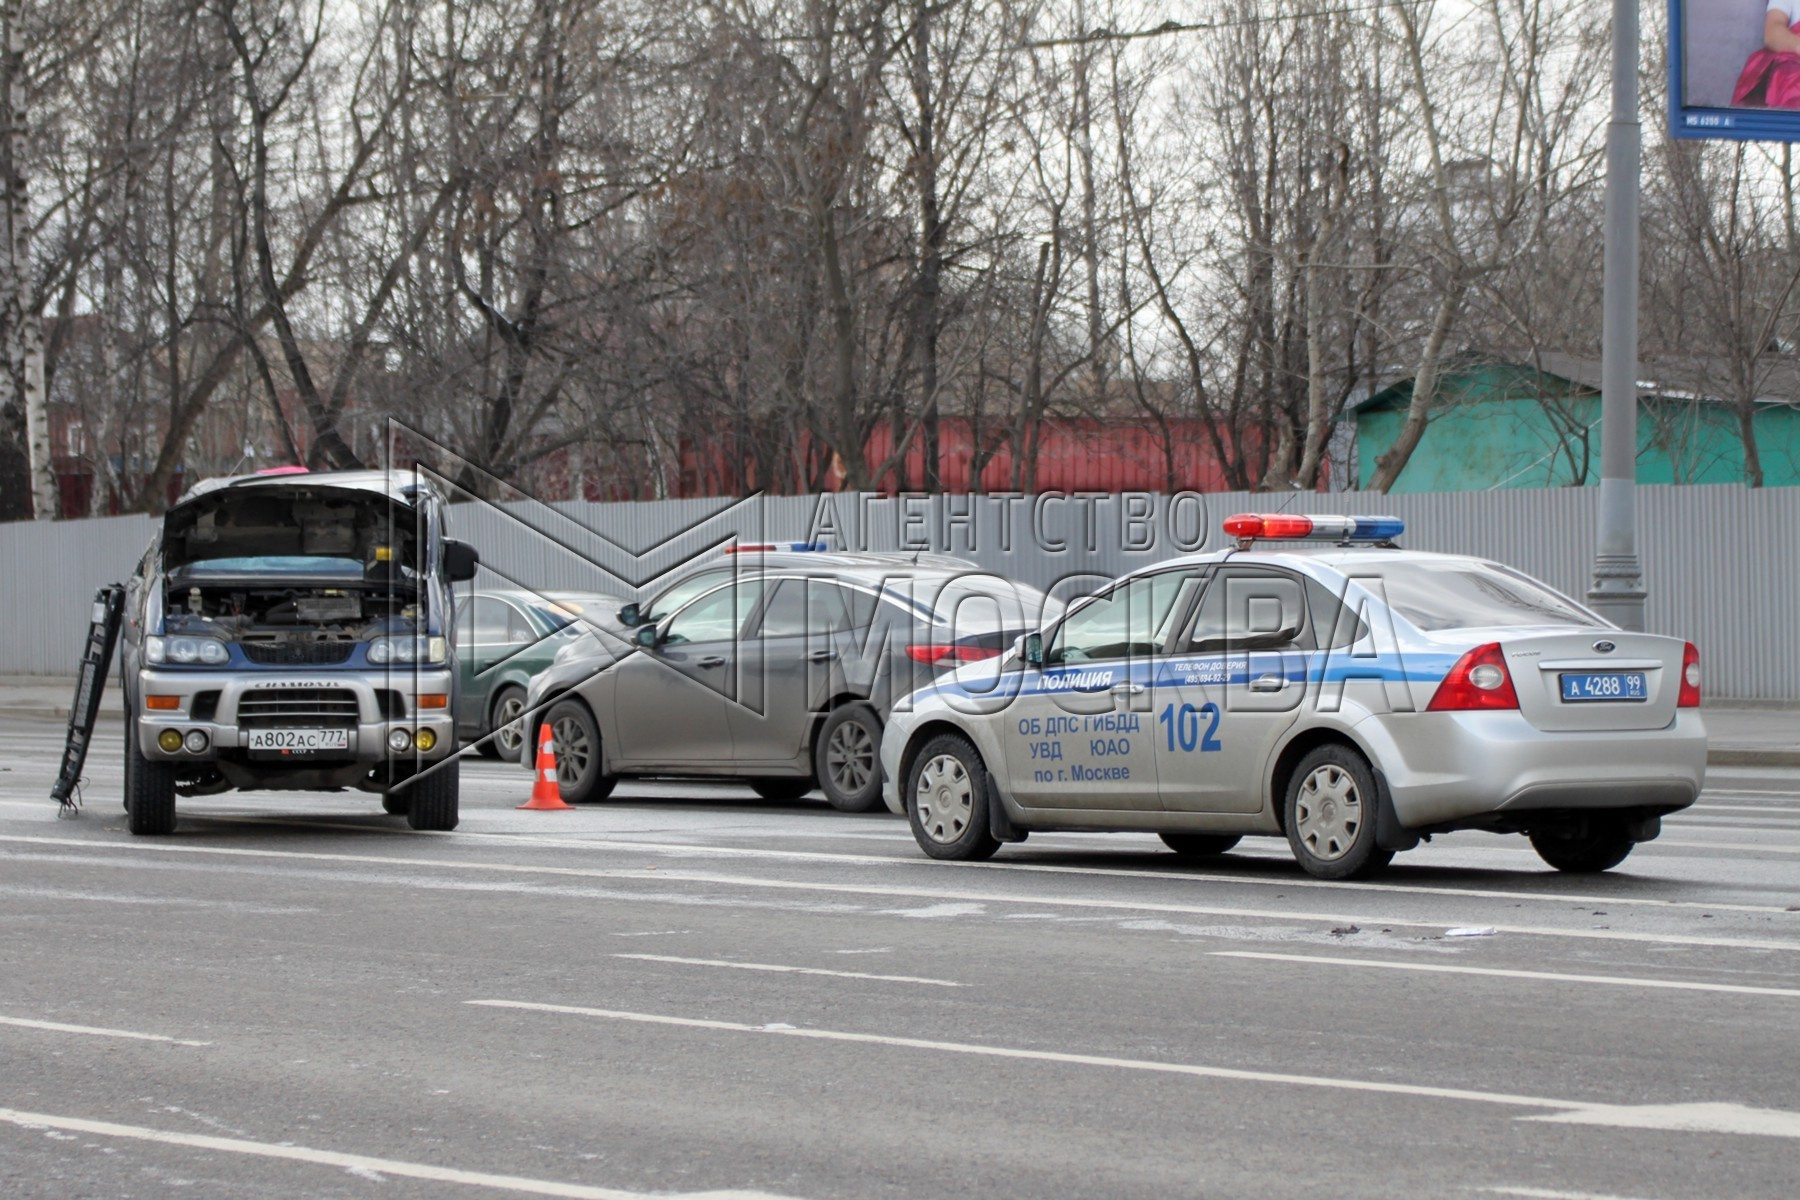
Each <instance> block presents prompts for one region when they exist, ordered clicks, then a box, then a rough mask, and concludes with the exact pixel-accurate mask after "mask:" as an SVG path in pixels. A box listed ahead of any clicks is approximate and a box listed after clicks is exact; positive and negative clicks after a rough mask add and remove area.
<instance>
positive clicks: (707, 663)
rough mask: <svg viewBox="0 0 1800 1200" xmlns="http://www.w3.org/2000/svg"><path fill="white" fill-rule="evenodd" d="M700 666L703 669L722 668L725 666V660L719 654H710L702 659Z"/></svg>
mask: <svg viewBox="0 0 1800 1200" xmlns="http://www.w3.org/2000/svg"><path fill="white" fill-rule="evenodd" d="M698 665H699V666H702V667H722V666H724V665H725V660H724V658H722V657H720V656H719V655H717V654H709V655H707V656H706V657H705V658H703V659H701V660H700V662H699V663H698Z"/></svg>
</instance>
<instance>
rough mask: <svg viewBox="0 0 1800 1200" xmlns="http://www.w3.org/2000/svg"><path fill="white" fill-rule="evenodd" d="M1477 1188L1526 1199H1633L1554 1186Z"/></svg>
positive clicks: (1491, 1192)
mask: <svg viewBox="0 0 1800 1200" xmlns="http://www.w3.org/2000/svg"><path fill="white" fill-rule="evenodd" d="M1475 1190H1476V1191H1480V1192H1486V1193H1487V1194H1488V1195H1490V1196H1521V1197H1524V1198H1525V1200H1631V1198H1630V1197H1628V1196H1614V1195H1610V1194H1608V1193H1606V1192H1559V1191H1556V1190H1554V1189H1552V1188H1536V1187H1505V1186H1501V1187H1484V1188H1477V1189H1475Z"/></svg>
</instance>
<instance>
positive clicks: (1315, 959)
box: [1209, 950, 1800, 996]
mask: <svg viewBox="0 0 1800 1200" xmlns="http://www.w3.org/2000/svg"><path fill="white" fill-rule="evenodd" d="M1209 956H1210V957H1212V958H1257V959H1264V960H1266V961H1269V962H1292V963H1318V964H1320V965H1322V966H1330V967H1374V968H1379V969H1385V970H1389V971H1426V972H1429V973H1431V974H1435V975H1489V976H1493V977H1494V978H1497V979H1538V980H1543V981H1544V982H1547V983H1600V984H1613V985H1615V986H1618V987H1639V988H1664V989H1667V990H1669V991H1677V992H1730V993H1732V994H1734V995H1743V996H1800V988H1774V987H1750V986H1748V985H1745V984H1736V983H1691V982H1688V981H1686V980H1679V979H1639V978H1635V977H1632V976H1628V975H1564V974H1559V973H1556V972H1552V971H1513V970H1506V969H1503V968H1500V967H1455V966H1449V965H1448V964H1440V963H1414V962H1395V961H1393V960H1391V959H1378V958H1332V957H1329V956H1327V955H1322V954H1270V953H1266V952H1263V951H1256V950H1213V951H1211V952H1210V954H1209Z"/></svg>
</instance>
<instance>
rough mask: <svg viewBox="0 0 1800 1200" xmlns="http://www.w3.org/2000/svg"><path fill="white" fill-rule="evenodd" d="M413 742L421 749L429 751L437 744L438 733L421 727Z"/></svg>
mask: <svg viewBox="0 0 1800 1200" xmlns="http://www.w3.org/2000/svg"><path fill="white" fill-rule="evenodd" d="M413 744H414V745H416V746H418V748H419V749H421V750H424V751H427V752H429V751H430V750H431V748H432V747H433V746H435V745H437V734H435V733H433V732H431V730H429V729H421V730H419V732H418V735H417V736H416V737H414V738H413Z"/></svg>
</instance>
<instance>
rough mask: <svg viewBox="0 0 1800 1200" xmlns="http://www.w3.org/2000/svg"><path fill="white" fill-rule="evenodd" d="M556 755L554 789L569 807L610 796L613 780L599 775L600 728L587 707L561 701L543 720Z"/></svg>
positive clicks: (576, 702) (577, 701)
mask: <svg viewBox="0 0 1800 1200" xmlns="http://www.w3.org/2000/svg"><path fill="white" fill-rule="evenodd" d="M544 720H545V724H547V725H549V726H550V744H551V749H552V750H553V751H554V753H555V755H556V788H557V791H559V792H560V793H562V798H563V800H564V801H565V802H566V803H569V804H583V803H589V802H592V801H596V800H604V799H606V798H607V797H608V796H610V795H612V790H613V785H614V784H616V783H617V782H618V779H617V777H616V776H612V775H602V774H601V773H600V768H601V759H600V726H599V724H598V723H596V722H595V720H594V714H593V713H591V712H589V711H588V708H587V705H585V704H583V703H582V702H581V701H579V700H564V701H563V702H562V703H560V704H558V705H556V706H555V707H554V708H552V709H551V710H550V712H549V714H548V715H547V716H546V717H545V719H544Z"/></svg>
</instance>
